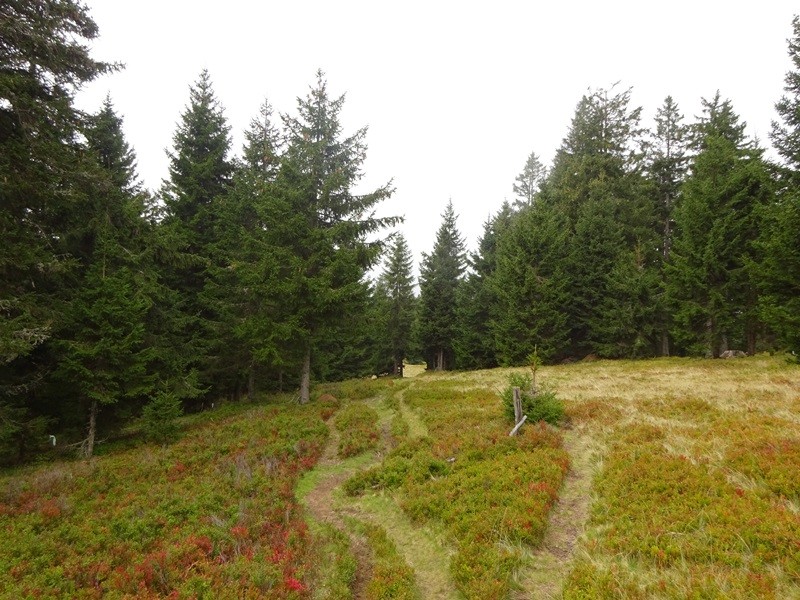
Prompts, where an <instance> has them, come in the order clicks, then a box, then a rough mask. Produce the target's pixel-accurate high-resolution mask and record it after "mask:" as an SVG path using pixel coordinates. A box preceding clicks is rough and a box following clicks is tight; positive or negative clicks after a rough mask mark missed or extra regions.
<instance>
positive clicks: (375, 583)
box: [347, 518, 420, 600]
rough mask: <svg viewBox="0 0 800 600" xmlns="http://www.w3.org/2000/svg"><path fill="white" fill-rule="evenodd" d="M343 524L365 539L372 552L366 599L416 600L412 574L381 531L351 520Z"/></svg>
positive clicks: (370, 525) (367, 524) (374, 526)
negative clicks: (370, 573) (370, 575)
mask: <svg viewBox="0 0 800 600" xmlns="http://www.w3.org/2000/svg"><path fill="white" fill-rule="evenodd" d="M347 522H348V525H349V527H350V528H352V529H354V530H355V531H356V532H357V533H358V534H359V535H362V536H363V537H364V538H365V539H366V540H367V544H368V545H369V548H370V551H371V553H372V561H373V564H372V577H371V578H370V580H369V582H367V586H366V590H365V598H366V600H384V599H388V598H391V599H392V600H420V594H419V590H418V589H417V586H416V582H415V580H414V571H413V570H412V569H411V567H409V566H408V564H407V563H406V561H405V560H404V559H403V557H402V556H400V554H399V553H398V552H397V548H396V547H395V545H394V544H393V543H392V541H391V540H390V539H389V538H388V537H387V535H386V532H385V531H384V530H383V528H382V527H379V526H377V525H374V524H372V523H366V522H364V521H360V520H357V519H353V518H349V519H347Z"/></svg>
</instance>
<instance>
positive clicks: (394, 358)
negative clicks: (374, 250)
mask: <svg viewBox="0 0 800 600" xmlns="http://www.w3.org/2000/svg"><path fill="white" fill-rule="evenodd" d="M412 268H413V259H412V257H411V250H410V249H409V248H408V243H407V242H406V239H405V238H404V237H403V235H402V234H397V235H396V236H395V239H394V243H393V244H392V247H391V248H390V249H389V254H388V255H387V257H386V261H385V264H384V268H383V272H382V273H381V275H380V277H379V278H378V285H377V287H376V295H377V296H378V297H379V298H380V303H379V310H380V311H381V312H382V314H380V315H379V317H380V322H381V324H382V325H383V327H381V330H382V331H381V334H382V337H383V338H384V339H385V344H386V346H385V347H386V348H387V350H388V352H389V356H388V357H389V359H390V361H391V367H392V373H394V374H395V375H397V376H399V377H402V376H403V360H404V359H405V358H406V357H407V355H408V351H409V347H410V344H411V326H412V325H413V322H414V311H415V310H416V298H415V297H414V275H413V273H412Z"/></svg>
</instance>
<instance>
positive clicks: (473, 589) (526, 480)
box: [344, 379, 568, 599]
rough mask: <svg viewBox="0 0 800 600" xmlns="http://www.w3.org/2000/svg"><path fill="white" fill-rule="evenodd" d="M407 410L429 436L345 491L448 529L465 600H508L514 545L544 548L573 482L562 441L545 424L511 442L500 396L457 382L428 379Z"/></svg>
mask: <svg viewBox="0 0 800 600" xmlns="http://www.w3.org/2000/svg"><path fill="white" fill-rule="evenodd" d="M404 401H405V402H406V403H407V404H408V405H409V406H410V407H411V409H412V410H415V411H418V412H419V414H420V416H421V417H422V419H423V420H424V422H425V425H426V426H427V428H428V429H429V431H430V433H431V436H430V437H425V438H417V439H414V440H409V441H406V442H403V443H401V444H399V445H398V446H397V447H396V448H395V449H394V450H393V451H392V452H391V453H390V454H389V455H388V456H387V457H386V459H385V460H384V461H383V463H382V464H381V465H379V466H377V467H374V468H371V469H368V470H366V471H363V472H361V473H358V474H356V475H355V476H354V477H353V478H351V479H350V480H349V481H347V482H346V483H345V486H344V490H345V492H346V493H347V494H349V495H358V494H363V493H366V492H369V491H372V490H379V489H389V490H396V494H397V496H398V497H399V498H400V502H401V506H402V507H403V509H404V510H405V511H406V513H407V514H408V515H409V516H410V517H411V518H412V520H414V521H415V522H419V523H426V522H434V523H438V524H439V525H441V526H443V527H444V529H445V531H446V532H447V534H448V536H449V538H450V540H451V541H452V543H453V544H454V545H455V548H456V553H455V554H454V556H453V558H452V560H451V564H450V571H451V573H452V574H453V577H454V579H455V581H456V584H457V586H458V588H459V590H460V591H461V593H463V594H464V595H465V596H466V597H467V598H476V599H477V598H503V597H505V596H506V595H507V594H508V593H509V591H510V589H511V576H512V573H513V572H514V570H515V569H516V568H517V567H518V566H519V565H520V557H519V555H518V554H516V553H515V552H514V551H513V550H512V549H511V548H512V546H511V545H509V542H511V543H512V544H513V543H516V542H521V543H525V544H531V545H534V546H535V545H536V544H538V543H539V542H540V541H541V539H542V535H543V532H544V528H545V524H546V521H547V514H548V512H549V510H550V507H551V506H552V504H553V502H554V501H555V498H556V496H557V490H558V489H559V488H560V486H561V481H562V479H563V477H564V474H565V473H566V469H567V466H568V459H567V455H566V453H564V451H563V450H561V448H560V446H561V440H560V437H559V436H558V435H557V434H555V433H554V432H553V431H552V430H551V429H547V428H545V427H543V426H539V425H532V426H530V427H527V428H523V430H522V431H521V433H520V435H519V436H517V437H514V438H511V437H509V436H508V429H507V426H506V423H505V420H504V419H503V418H502V415H501V412H500V410H499V407H498V406H497V397H496V395H495V394H494V393H492V391H491V390H487V389H484V388H482V387H480V388H474V389H471V390H469V391H464V388H463V384H462V382H460V381H441V380H436V379H431V380H426V381H425V384H424V385H419V384H418V385H413V386H411V387H409V388H408V389H407V390H406V391H405V393H404ZM455 422H457V423H459V426H458V427H453V423H455ZM499 507H502V508H499Z"/></svg>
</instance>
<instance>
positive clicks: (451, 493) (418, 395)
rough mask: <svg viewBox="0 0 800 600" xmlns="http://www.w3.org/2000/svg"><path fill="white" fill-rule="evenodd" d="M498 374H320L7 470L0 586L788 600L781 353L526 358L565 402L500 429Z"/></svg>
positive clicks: (144, 593)
mask: <svg viewBox="0 0 800 600" xmlns="http://www.w3.org/2000/svg"><path fill="white" fill-rule="evenodd" d="M510 371H512V370H510V369H495V370H491V371H476V372H467V373H462V372H455V373H454V372H448V373H423V374H420V375H418V376H416V377H413V378H406V379H402V380H394V379H387V378H381V379H377V380H353V381H348V382H342V383H336V384H324V385H319V386H317V388H316V389H315V395H314V397H315V398H318V399H317V400H316V401H314V402H312V403H311V404H310V405H309V406H306V407H301V406H298V405H296V404H294V403H292V402H290V400H289V399H288V397H273V398H264V399H262V401H260V402H257V403H253V404H247V403H243V404H240V405H227V406H224V407H222V408H219V409H217V410H215V411H209V412H206V413H202V414H199V415H193V416H191V417H185V418H184V419H183V420H182V423H181V430H182V431H181V435H180V437H179V439H178V440H177V441H176V442H175V443H173V444H172V445H170V446H166V447H157V446H152V445H147V444H145V443H144V442H143V441H142V442H134V443H132V444H128V445H127V446H126V447H124V448H123V447H120V448H116V449H115V448H114V447H113V446H112V447H110V448H108V449H107V450H106V452H105V454H104V455H103V456H99V457H96V458H94V459H92V460H90V461H78V460H75V461H53V462H50V463H47V464H42V465H39V466H29V467H25V468H22V469H17V470H12V471H7V472H5V473H3V474H2V475H0V531H2V532H3V544H2V545H0V597H2V598H101V597H103V598H106V597H107V598H164V597H168V598H314V599H323V598H327V599H339V598H342V599H346V598H369V599H378V598H398V599H400V598H469V599H472V598H475V599H486V598H514V599H518V598H587V599H593V598H776V599H783V598H800V367H798V366H796V365H789V364H787V363H786V362H785V361H784V360H782V359H781V358H778V357H769V356H766V355H764V356H757V357H752V358H744V359H736V360H728V361H723V360H716V361H713V360H690V359H658V360H651V361H637V362H632V361H613V362H612V361H596V362H582V363H576V364H571V365H561V366H553V367H544V368H541V369H540V370H539V373H538V377H539V380H540V381H542V382H545V383H547V384H548V385H549V386H552V387H553V388H554V389H555V390H556V393H557V395H558V397H559V398H561V399H562V400H563V402H564V404H565V407H566V414H567V418H566V421H565V422H564V423H563V424H562V426H561V427H558V428H554V427H551V426H549V425H545V424H536V423H531V424H525V425H524V426H523V427H522V429H521V431H520V434H519V435H518V436H516V437H514V438H510V437H509V436H508V431H509V430H510V429H511V423H510V422H509V421H508V420H507V417H506V416H505V415H504V412H503V408H502V406H501V403H500V400H499V394H500V392H501V390H502V388H503V387H504V386H505V385H506V381H507V377H508V374H509V372H510ZM514 371H523V370H522V369H514Z"/></svg>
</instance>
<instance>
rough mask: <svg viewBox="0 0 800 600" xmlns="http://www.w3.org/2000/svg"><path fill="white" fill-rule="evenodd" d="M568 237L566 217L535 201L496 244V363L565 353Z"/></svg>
mask: <svg viewBox="0 0 800 600" xmlns="http://www.w3.org/2000/svg"><path fill="white" fill-rule="evenodd" d="M568 236H569V223H568V221H567V217H566V215H565V214H564V213H563V212H562V211H560V210H558V208H556V207H554V206H551V205H548V204H546V203H543V202H537V203H535V204H534V205H533V206H530V207H526V208H523V209H522V210H521V211H520V212H519V213H518V214H516V215H514V217H513V219H511V221H510V223H509V226H508V228H507V229H506V230H505V231H504V232H503V233H502V235H501V236H500V237H499V239H498V240H497V250H496V268H495V271H494V273H493V274H492V275H491V276H490V278H489V285H490V289H491V290H492V295H493V297H494V299H495V301H494V302H493V304H492V306H491V308H490V331H491V333H492V339H493V343H494V346H495V348H496V352H497V360H498V362H499V363H500V364H504V365H521V364H526V363H527V360H528V356H529V355H530V354H531V353H532V352H533V351H534V349H536V350H537V351H538V353H539V356H541V357H542V358H544V359H545V360H548V361H550V360H554V359H557V358H559V357H563V356H565V355H566V354H567V346H568V334H569V325H568V318H569V316H568V314H567V312H566V310H565V307H566V306H567V305H568V299H569V287H568V286H569V277H568V273H567V272H566V270H565V266H566V260H565V255H566V253H567V251H568V247H567V239H568Z"/></svg>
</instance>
